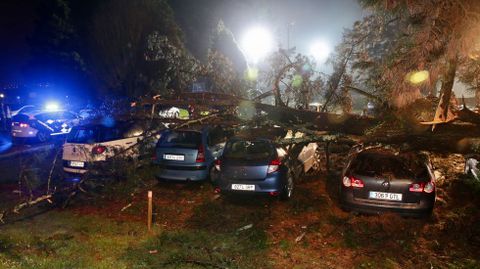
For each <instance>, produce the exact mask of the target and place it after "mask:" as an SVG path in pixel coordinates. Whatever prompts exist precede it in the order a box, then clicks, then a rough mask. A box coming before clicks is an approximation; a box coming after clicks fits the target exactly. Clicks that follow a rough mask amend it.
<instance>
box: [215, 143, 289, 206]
mask: <svg viewBox="0 0 480 269" xmlns="http://www.w3.org/2000/svg"><path fill="white" fill-rule="evenodd" d="M215 170H216V171H215V174H214V178H215V184H216V186H217V187H216V189H215V191H216V192H228V193H263V194H269V195H271V196H280V198H281V199H285V200H286V199H289V198H290V197H291V196H292V192H293V175H292V173H290V172H289V169H288V168H287V166H286V165H285V164H284V163H283V162H282V160H281V159H280V158H279V155H278V153H277V149H276V147H275V145H274V143H273V142H272V141H270V140H267V139H242V138H232V139H230V140H229V141H228V142H227V144H226V145H225V149H224V151H223V154H222V156H221V157H220V158H219V159H218V160H217V161H215Z"/></svg>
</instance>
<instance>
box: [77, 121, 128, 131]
mask: <svg viewBox="0 0 480 269" xmlns="http://www.w3.org/2000/svg"><path fill="white" fill-rule="evenodd" d="M128 125H135V122H134V121H115V123H114V124H113V125H112V126H107V125H105V123H102V122H100V121H98V122H97V121H95V122H90V123H87V124H82V125H78V126H75V127H73V128H76V129H82V128H95V127H106V128H109V127H110V128H113V127H117V126H128Z"/></svg>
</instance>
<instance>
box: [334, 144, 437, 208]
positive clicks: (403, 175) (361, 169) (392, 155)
mask: <svg viewBox="0 0 480 269" xmlns="http://www.w3.org/2000/svg"><path fill="white" fill-rule="evenodd" d="M340 185H341V187H340V202H341V206H342V208H343V209H345V210H352V211H357V212H363V213H373V214H377V213H380V212H385V211H391V212H397V213H400V214H401V215H406V216H426V215H429V214H430V213H431V212H432V210H433V207H434V204H435V176H434V173H433V168H432V164H431V163H430V161H429V158H428V156H426V155H425V154H423V153H417V152H406V153H398V152H395V151H393V150H387V149H383V148H375V149H367V150H362V151H360V152H358V153H355V154H353V155H352V157H351V158H350V161H349V162H348V165H347V167H346V168H345V169H344V171H343V174H342V177H341V184H340Z"/></svg>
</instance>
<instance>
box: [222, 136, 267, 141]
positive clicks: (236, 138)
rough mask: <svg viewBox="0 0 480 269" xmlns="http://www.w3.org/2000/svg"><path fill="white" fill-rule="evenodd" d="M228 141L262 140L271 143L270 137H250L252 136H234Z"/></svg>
mask: <svg viewBox="0 0 480 269" xmlns="http://www.w3.org/2000/svg"><path fill="white" fill-rule="evenodd" d="M228 141H263V142H268V143H273V141H272V140H271V139H267V138H263V137H252V136H234V137H232V138H230V139H228Z"/></svg>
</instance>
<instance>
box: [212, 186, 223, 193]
mask: <svg viewBox="0 0 480 269" xmlns="http://www.w3.org/2000/svg"><path fill="white" fill-rule="evenodd" d="M213 191H214V192H215V193H220V192H221V191H222V190H221V189H220V188H219V187H216V188H215V189H214V190H213Z"/></svg>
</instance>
